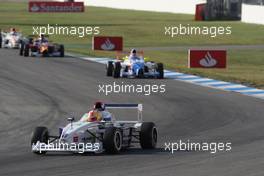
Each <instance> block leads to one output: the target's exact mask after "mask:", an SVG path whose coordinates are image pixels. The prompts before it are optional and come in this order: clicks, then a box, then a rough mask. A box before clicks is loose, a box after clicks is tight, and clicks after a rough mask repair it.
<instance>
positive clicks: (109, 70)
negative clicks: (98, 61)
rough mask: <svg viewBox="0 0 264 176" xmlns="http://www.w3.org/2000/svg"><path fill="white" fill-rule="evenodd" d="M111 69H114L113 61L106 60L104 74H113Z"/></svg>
mask: <svg viewBox="0 0 264 176" xmlns="http://www.w3.org/2000/svg"><path fill="white" fill-rule="evenodd" d="M113 71H114V65H113V61H108V64H107V66H106V76H113Z"/></svg>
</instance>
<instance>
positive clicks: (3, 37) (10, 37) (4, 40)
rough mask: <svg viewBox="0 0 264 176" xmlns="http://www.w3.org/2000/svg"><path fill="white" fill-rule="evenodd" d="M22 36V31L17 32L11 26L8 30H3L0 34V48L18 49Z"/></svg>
mask: <svg viewBox="0 0 264 176" xmlns="http://www.w3.org/2000/svg"><path fill="white" fill-rule="evenodd" d="M22 38H23V36H22V33H20V32H17V31H16V29H15V28H11V29H10V31H3V32H1V34H0V48H2V47H3V48H14V49H18V48H20V45H21V40H22Z"/></svg>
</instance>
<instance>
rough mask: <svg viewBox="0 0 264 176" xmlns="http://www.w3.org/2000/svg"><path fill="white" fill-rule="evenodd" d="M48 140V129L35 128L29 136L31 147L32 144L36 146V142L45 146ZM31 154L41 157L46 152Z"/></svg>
mask: <svg viewBox="0 0 264 176" xmlns="http://www.w3.org/2000/svg"><path fill="white" fill-rule="evenodd" d="M48 140H49V131H48V129H47V128H46V127H42V126H40V127H36V128H35V130H34V131H33V133H32V136H31V146H32V145H33V144H36V143H37V142H38V141H39V142H42V143H45V144H47V143H48ZM33 153H35V154H40V155H43V154H45V153H46V151H42V152H41V153H40V152H37V151H34V152H33Z"/></svg>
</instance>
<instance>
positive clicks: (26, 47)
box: [24, 44, 30, 57]
mask: <svg viewBox="0 0 264 176" xmlns="http://www.w3.org/2000/svg"><path fill="white" fill-rule="evenodd" d="M29 49H30V48H29V44H27V45H26V46H25V50H24V56H25V57H28V56H29Z"/></svg>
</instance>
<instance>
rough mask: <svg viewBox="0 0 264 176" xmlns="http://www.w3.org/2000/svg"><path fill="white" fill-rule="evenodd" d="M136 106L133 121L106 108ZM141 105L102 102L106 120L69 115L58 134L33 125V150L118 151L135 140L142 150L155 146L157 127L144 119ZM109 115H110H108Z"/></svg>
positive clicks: (129, 145)
mask: <svg viewBox="0 0 264 176" xmlns="http://www.w3.org/2000/svg"><path fill="white" fill-rule="evenodd" d="M115 108H122V109H126V108H129V109H131V108H132V109H137V111H138V115H137V120H135V121H118V120H116V119H115V118H114V115H113V114H112V113H110V112H109V111H107V110H108V109H115ZM142 111H143V106H142V104H105V113H106V114H107V115H106V117H107V118H106V119H104V118H102V119H101V120H100V121H94V120H89V121H86V120H84V119H86V117H87V114H85V115H84V116H83V117H82V118H81V119H80V120H79V121H76V122H75V121H74V118H72V117H71V118H68V120H69V121H70V123H69V124H68V125H66V126H65V127H64V128H61V129H60V133H59V135H57V136H53V135H50V134H49V131H48V129H47V128H46V127H36V128H35V130H34V132H33V134H32V138H31V146H32V151H33V152H34V153H36V154H45V153H46V152H73V153H84V152H93V153H102V152H106V153H119V152H120V151H121V149H124V148H129V147H131V146H132V145H133V144H134V143H140V145H141V148H142V149H154V148H155V147H156V144H157V128H156V126H155V124H154V123H153V122H143V120H142ZM109 117H110V118H109Z"/></svg>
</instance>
